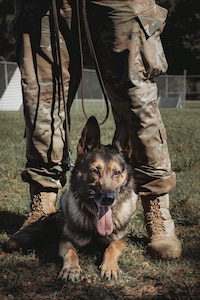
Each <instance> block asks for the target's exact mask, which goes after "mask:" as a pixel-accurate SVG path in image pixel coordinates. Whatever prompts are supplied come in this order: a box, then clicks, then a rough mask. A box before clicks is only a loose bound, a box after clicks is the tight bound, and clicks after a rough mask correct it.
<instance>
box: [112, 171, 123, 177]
mask: <svg viewBox="0 0 200 300" xmlns="http://www.w3.org/2000/svg"><path fill="white" fill-rule="evenodd" d="M120 174H121V171H119V170H114V171H113V176H114V177H119V175H120Z"/></svg>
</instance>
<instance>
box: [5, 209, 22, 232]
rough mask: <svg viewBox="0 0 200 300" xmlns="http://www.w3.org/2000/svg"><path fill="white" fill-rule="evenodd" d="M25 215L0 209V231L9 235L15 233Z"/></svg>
mask: <svg viewBox="0 0 200 300" xmlns="http://www.w3.org/2000/svg"><path fill="white" fill-rule="evenodd" d="M24 220H25V216H23V215H20V214H17V213H14V212H9V211H0V233H6V234H8V235H11V234H13V233H15V232H16V231H17V230H18V229H19V228H20V227H21V226H22V224H23V222H24Z"/></svg>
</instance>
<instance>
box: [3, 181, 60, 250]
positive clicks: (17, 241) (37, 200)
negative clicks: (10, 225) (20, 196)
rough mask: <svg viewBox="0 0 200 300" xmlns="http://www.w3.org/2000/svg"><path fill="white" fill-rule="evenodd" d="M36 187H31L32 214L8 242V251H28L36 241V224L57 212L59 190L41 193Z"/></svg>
mask: <svg viewBox="0 0 200 300" xmlns="http://www.w3.org/2000/svg"><path fill="white" fill-rule="evenodd" d="M40 190H41V188H40V189H39V188H38V187H36V186H33V185H31V186H30V195H31V204H30V213H29V215H28V218H27V219H26V220H25V222H24V223H23V225H22V226H21V228H20V229H19V230H18V231H17V232H16V233H14V234H13V235H11V236H10V238H9V240H8V242H7V248H8V250H19V249H27V248H28V247H29V246H31V244H32V241H34V232H35V230H37V226H36V224H37V223H38V222H39V221H40V220H42V219H43V218H45V217H47V216H49V215H50V214H52V213H55V212H56V208H55V204H56V200H57V192H58V190H57V189H51V190H50V189H44V190H42V191H40Z"/></svg>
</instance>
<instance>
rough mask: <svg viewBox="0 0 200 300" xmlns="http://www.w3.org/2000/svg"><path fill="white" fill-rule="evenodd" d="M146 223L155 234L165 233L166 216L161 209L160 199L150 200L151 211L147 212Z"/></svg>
mask: <svg viewBox="0 0 200 300" xmlns="http://www.w3.org/2000/svg"><path fill="white" fill-rule="evenodd" d="M146 223H147V225H148V226H149V228H150V230H151V232H152V233H153V234H155V235H156V234H162V233H165V225H164V218H163V216H162V213H161V211H160V205H159V200H158V199H154V200H150V202H149V212H148V213H146Z"/></svg>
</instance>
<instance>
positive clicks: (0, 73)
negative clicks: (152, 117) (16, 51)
mask: <svg viewBox="0 0 200 300" xmlns="http://www.w3.org/2000/svg"><path fill="white" fill-rule="evenodd" d="M0 58H1V60H2V61H0V98H1V97H2V95H3V93H4V91H5V89H6V88H7V86H8V84H9V82H10V80H11V78H12V76H13V74H14V71H15V69H16V68H17V64H16V63H13V62H6V61H5V60H4V59H3V58H2V57H0ZM82 82H83V83H82V84H80V87H79V89H78V91H77V94H76V99H81V98H82V95H83V96H84V99H103V95H102V91H101V88H100V84H99V81H98V78H97V75H96V72H95V71H94V70H88V69H87V70H84V71H83V81H82ZM156 82H157V85H158V95H159V98H163V99H171V98H178V97H181V103H182V106H184V102H185V100H191V101H195V100H199V101H200V75H195V76H191V75H187V74H186V72H184V74H183V75H164V76H160V77H158V78H156ZM19 84H20V80H19ZM166 101H167V100H166ZM168 103H169V106H170V101H169V100H168Z"/></svg>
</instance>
